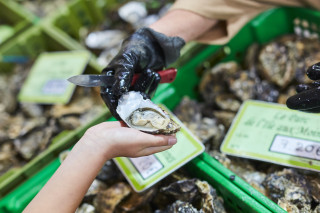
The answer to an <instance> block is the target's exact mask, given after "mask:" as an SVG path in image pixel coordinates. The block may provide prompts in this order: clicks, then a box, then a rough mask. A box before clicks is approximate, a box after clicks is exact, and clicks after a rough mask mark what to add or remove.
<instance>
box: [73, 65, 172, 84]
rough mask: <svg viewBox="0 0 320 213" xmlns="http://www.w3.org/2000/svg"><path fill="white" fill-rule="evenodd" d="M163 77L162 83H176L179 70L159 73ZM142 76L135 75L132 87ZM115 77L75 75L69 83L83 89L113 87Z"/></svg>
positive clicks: (170, 69)
mask: <svg viewBox="0 0 320 213" xmlns="http://www.w3.org/2000/svg"><path fill="white" fill-rule="evenodd" d="M158 73H159V75H160V76H161V81H160V83H171V82H173V81H174V79H175V78H176V75H177V69H175V68H169V69H166V70H161V71H159V72H158ZM140 75H141V74H140V73H138V74H135V75H134V76H133V79H132V82H131V85H133V84H134V83H135V82H136V80H137V79H138V78H139V76H140ZM114 80H115V78H114V76H107V75H75V76H72V77H70V78H68V81H69V82H71V83H73V84H75V85H78V86H83V87H98V86H111V85H112V84H113V82H114Z"/></svg>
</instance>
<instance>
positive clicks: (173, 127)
mask: <svg viewBox="0 0 320 213" xmlns="http://www.w3.org/2000/svg"><path fill="white" fill-rule="evenodd" d="M117 113H118V114H119V116H120V117H121V119H122V120H123V121H124V122H125V123H126V124H127V125H128V126H129V127H131V128H135V129H138V130H140V131H143V132H146V133H151V134H164V135H169V134H174V133H176V132H178V131H179V130H180V126H179V124H177V123H176V122H174V121H173V120H172V119H171V118H170V116H169V115H168V114H167V113H166V112H165V111H163V110H162V109H161V108H160V107H159V106H157V105H156V104H154V103H153V102H152V101H151V100H150V99H146V100H145V99H143V96H142V95H141V93H140V92H136V91H130V92H128V93H125V94H124V95H122V96H121V98H120V99H119V102H118V107H117Z"/></svg>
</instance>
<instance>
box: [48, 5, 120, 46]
mask: <svg viewBox="0 0 320 213" xmlns="http://www.w3.org/2000/svg"><path fill="white" fill-rule="evenodd" d="M117 5H119V3H117V1H115V0H73V1H71V2H69V3H68V4H67V5H65V7H63V8H60V10H58V11H57V12H56V13H54V14H52V16H49V17H47V18H46V19H45V20H44V21H43V22H44V23H45V26H47V27H49V28H54V29H55V30H56V31H58V32H60V33H61V34H64V35H65V36H67V37H70V38H72V39H75V40H77V41H78V42H79V33H80V30H81V28H82V27H88V28H91V27H95V26H98V25H99V24H101V23H103V21H105V19H106V14H108V12H109V11H111V10H112V9H113V8H115V7H116V6H117Z"/></svg>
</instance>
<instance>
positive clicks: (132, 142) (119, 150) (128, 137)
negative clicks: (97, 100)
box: [82, 121, 177, 159]
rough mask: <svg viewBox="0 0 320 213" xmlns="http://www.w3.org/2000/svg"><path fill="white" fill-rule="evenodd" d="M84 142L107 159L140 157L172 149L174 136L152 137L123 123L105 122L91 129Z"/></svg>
mask: <svg viewBox="0 0 320 213" xmlns="http://www.w3.org/2000/svg"><path fill="white" fill-rule="evenodd" d="M82 140H85V142H86V143H87V144H90V145H92V146H94V147H95V148H96V149H97V150H98V151H99V152H103V155H104V156H105V157H106V158H108V159H109V158H114V157H140V156H146V155H151V154H154V153H157V152H162V151H164V150H167V149H170V148H171V147H172V146H173V145H174V144H175V143H176V142H177V139H176V137H175V136H174V135H151V134H147V133H144V132H141V131H139V130H136V129H133V128H128V127H126V125H125V124H124V123H123V122H119V121H114V122H103V123H100V124H98V125H95V126H93V127H91V128H89V129H88V130H87V131H86V133H85V134H84V136H83V137H82Z"/></svg>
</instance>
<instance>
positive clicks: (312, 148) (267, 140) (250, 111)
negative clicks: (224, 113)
mask: <svg viewBox="0 0 320 213" xmlns="http://www.w3.org/2000/svg"><path fill="white" fill-rule="evenodd" d="M262 112H263V113H262ZM221 151H222V152H224V153H226V154H230V155H235V156H239V157H245V158H251V159H256V160H263V161H268V162H272V163H275V164H282V165H286V166H292V167H299V168H304V169H309V170H317V171H319V170H320V161H319V160H320V115H319V114H315V113H304V112H300V111H295V110H290V109H288V108H287V107H286V106H285V105H280V104H273V103H266V102H261V101H246V102H244V103H243V105H242V106H241V109H240V110H239V112H238V113H237V116H236V118H235V119H234V121H233V123H232V125H231V127H230V129H229V131H228V134H227V135H226V137H225V139H224V141H223V143H222V145H221Z"/></svg>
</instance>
